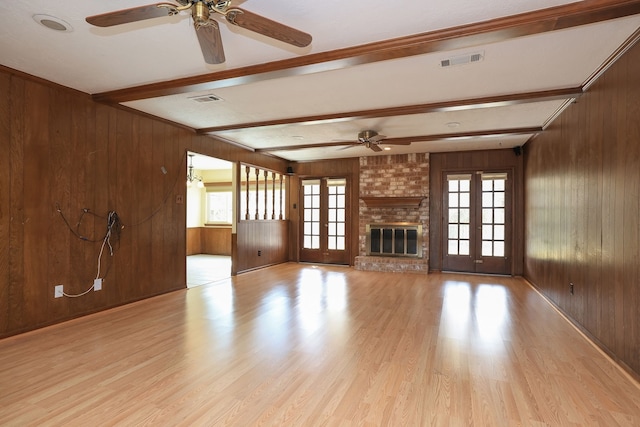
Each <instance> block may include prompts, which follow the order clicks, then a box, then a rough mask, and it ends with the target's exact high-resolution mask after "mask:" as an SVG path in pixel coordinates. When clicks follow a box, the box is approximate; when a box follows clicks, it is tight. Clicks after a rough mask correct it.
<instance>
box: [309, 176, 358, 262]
mask: <svg viewBox="0 0 640 427" xmlns="http://www.w3.org/2000/svg"><path fill="white" fill-rule="evenodd" d="M301 184H302V185H301V192H302V194H301V197H300V200H301V212H302V220H301V221H300V224H301V230H300V238H301V242H300V248H301V249H300V261H303V262H318V263H325V264H349V251H348V248H349V244H348V239H349V232H348V227H347V224H349V222H348V218H349V212H348V209H347V206H348V203H347V200H348V188H347V180H346V178H317V179H303V180H302V181H301Z"/></svg>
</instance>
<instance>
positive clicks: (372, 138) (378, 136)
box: [368, 134, 386, 142]
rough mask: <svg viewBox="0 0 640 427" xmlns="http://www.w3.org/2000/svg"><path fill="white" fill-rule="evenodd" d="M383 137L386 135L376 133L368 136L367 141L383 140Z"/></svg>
mask: <svg viewBox="0 0 640 427" xmlns="http://www.w3.org/2000/svg"><path fill="white" fill-rule="evenodd" d="M385 138H386V135H380V134H377V135H374V136H372V137H371V138H369V139H368V141H369V142H378V141H381V140H383V139H385Z"/></svg>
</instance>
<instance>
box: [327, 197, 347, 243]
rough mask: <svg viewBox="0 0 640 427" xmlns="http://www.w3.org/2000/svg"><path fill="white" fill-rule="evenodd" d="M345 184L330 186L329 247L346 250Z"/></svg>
mask: <svg viewBox="0 0 640 427" xmlns="http://www.w3.org/2000/svg"><path fill="white" fill-rule="evenodd" d="M345 189H346V187H345V185H330V186H329V187H328V193H329V194H328V196H329V200H328V215H329V216H328V221H327V223H328V230H327V236H328V239H329V241H328V246H327V247H328V249H330V250H345V246H346V243H345V239H346V236H345V207H346V191H345Z"/></svg>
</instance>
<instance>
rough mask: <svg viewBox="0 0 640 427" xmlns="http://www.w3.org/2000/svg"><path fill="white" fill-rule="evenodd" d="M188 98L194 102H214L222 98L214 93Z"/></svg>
mask: <svg viewBox="0 0 640 427" xmlns="http://www.w3.org/2000/svg"><path fill="white" fill-rule="evenodd" d="M189 99H190V100H192V101H195V102H216V101H221V100H222V98H220V97H219V96H216V95H202V96H193V97H191V98H189Z"/></svg>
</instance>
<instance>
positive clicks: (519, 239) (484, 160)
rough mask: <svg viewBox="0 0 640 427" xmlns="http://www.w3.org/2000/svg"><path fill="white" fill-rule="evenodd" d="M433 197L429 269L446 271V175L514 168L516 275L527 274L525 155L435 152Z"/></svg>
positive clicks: (432, 162) (430, 203)
mask: <svg viewBox="0 0 640 427" xmlns="http://www.w3.org/2000/svg"><path fill="white" fill-rule="evenodd" d="M429 159H430V179H429V185H430V190H429V192H430V198H429V221H430V222H429V255H430V256H429V269H430V270H435V271H440V270H442V218H443V215H444V213H443V212H442V188H443V187H442V185H443V183H442V174H443V172H445V171H447V172H455V171H470V170H473V171H481V170H488V169H510V170H511V171H512V173H513V179H514V185H513V209H514V210H513V264H512V274H513V275H516V276H519V275H522V274H523V268H524V267H523V262H524V261H523V258H524V255H523V253H524V241H523V239H524V238H523V236H524V231H523V200H524V199H523V197H524V196H523V157H522V156H516V155H515V153H514V151H513V150H511V149H509V150H484V151H465V152H450V153H431V154H430V156H429Z"/></svg>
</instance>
